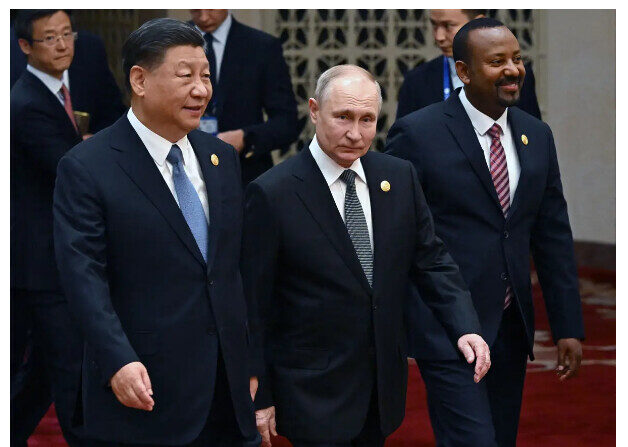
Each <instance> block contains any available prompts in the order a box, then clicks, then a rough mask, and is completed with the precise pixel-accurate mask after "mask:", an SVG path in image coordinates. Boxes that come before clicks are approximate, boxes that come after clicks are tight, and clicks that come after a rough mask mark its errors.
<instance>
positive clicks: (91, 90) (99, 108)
mask: <svg viewBox="0 0 628 447" xmlns="http://www.w3.org/2000/svg"><path fill="white" fill-rule="evenodd" d="M68 15H69V16H70V21H72V14H71V12H70V11H68ZM10 48H11V58H10V69H11V70H10V71H11V87H13V85H14V84H15V82H16V81H17V80H18V78H19V77H20V76H21V74H22V72H23V71H24V70H25V69H26V56H25V55H24V53H23V52H22V51H21V50H20V47H19V44H18V39H17V36H16V35H15V28H14V27H12V28H11V44H10ZM68 83H69V86H68V88H70V89H71V90H72V106H73V107H74V110H75V111H79V112H86V113H89V127H88V129H87V133H88V134H94V133H96V132H98V131H99V130H101V129H104V128H105V127H107V126H110V125H111V124H113V122H114V121H115V120H117V119H118V118H120V116H122V114H123V113H124V112H125V110H126V107H125V106H124V104H123V102H122V95H121V93H120V89H119V88H118V85H117V84H116V81H115V79H114V77H113V74H112V73H111V70H110V69H109V64H108V63H107V53H106V52H105V46H104V45H103V42H102V39H101V38H100V37H98V36H96V35H94V34H91V33H88V32H86V31H82V30H80V31H78V35H77V39H76V41H75V42H74V58H73V59H72V63H71V64H70V68H69V69H68Z"/></svg>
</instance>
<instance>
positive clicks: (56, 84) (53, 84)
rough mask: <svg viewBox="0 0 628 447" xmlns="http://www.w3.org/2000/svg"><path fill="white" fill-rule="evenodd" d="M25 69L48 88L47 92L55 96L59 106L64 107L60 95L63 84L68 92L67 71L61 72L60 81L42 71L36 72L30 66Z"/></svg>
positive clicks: (35, 69) (68, 78)
mask: <svg viewBox="0 0 628 447" xmlns="http://www.w3.org/2000/svg"><path fill="white" fill-rule="evenodd" d="M26 69H27V70H28V71H30V72H31V73H32V74H33V75H35V76H36V77H37V78H38V79H39V80H40V81H41V82H43V83H44V85H45V86H46V87H48V90H50V91H51V92H52V94H53V95H55V96H56V97H57V99H58V100H59V101H60V102H61V105H63V106H64V107H65V102H64V99H63V95H62V94H61V85H62V84H65V87H66V88H67V89H68V91H70V76H69V75H68V70H65V71H64V72H63V75H62V76H61V79H57V78H55V77H54V76H50V75H49V74H48V73H44V72H43V71H41V70H38V69H37V68H35V67H33V66H32V65H26ZM70 96H71V95H70Z"/></svg>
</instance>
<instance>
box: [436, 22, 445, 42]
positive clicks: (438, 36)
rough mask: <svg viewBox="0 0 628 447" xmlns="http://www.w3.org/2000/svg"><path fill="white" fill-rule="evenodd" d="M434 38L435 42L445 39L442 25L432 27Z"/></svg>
mask: <svg viewBox="0 0 628 447" xmlns="http://www.w3.org/2000/svg"><path fill="white" fill-rule="evenodd" d="M434 39H435V40H436V41H437V42H443V41H444V40H445V30H444V29H443V27H442V26H435V27H434Z"/></svg>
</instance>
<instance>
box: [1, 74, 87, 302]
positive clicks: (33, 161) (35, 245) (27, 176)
mask: <svg viewBox="0 0 628 447" xmlns="http://www.w3.org/2000/svg"><path fill="white" fill-rule="evenodd" d="M10 113H11V116H10V121H11V125H10V127H11V205H10V206H11V287H12V288H20V289H28V290H48V291H56V290H57V289H58V288H59V280H58V275H57V267H56V265H55V258H54V249H53V242H52V193H53V190H54V184H55V176H56V171H57V163H58V162H59V159H61V157H62V156H63V155H64V154H65V153H66V152H67V151H68V150H70V148H72V146H74V145H76V144H78V143H80V142H81V138H80V137H79V135H78V134H77V133H76V130H75V129H74V126H73V125H72V122H71V121H70V118H69V117H68V115H67V113H66V112H65V109H64V108H63V105H62V104H61V102H60V101H59V99H58V98H57V97H56V96H55V95H54V94H53V93H52V92H51V91H50V90H49V89H48V87H46V86H45V85H44V83H43V82H41V81H40V80H39V79H38V78H37V77H36V76H34V75H33V74H31V73H30V72H28V71H24V72H23V73H22V75H21V77H20V78H19V79H18V81H17V82H16V83H15V85H14V86H13V88H12V89H11V112H10Z"/></svg>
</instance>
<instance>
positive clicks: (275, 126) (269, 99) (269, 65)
mask: <svg viewBox="0 0 628 447" xmlns="http://www.w3.org/2000/svg"><path fill="white" fill-rule="evenodd" d="M263 57H264V58H265V65H264V73H263V77H264V79H263V105H264V111H265V113H266V115H267V116H268V119H267V120H266V122H264V123H260V124H254V125H251V126H246V127H244V128H243V130H244V131H245V132H246V143H247V145H246V148H245V153H248V152H253V154H254V155H259V154H263V153H267V152H270V151H271V150H273V149H278V148H281V147H286V146H288V145H290V144H291V143H292V142H293V141H294V140H296V139H297V137H298V131H297V103H296V100H295V99H294V93H293V91H292V83H291V81H290V72H289V71H288V65H287V64H286V61H285V59H284V57H283V52H282V48H281V42H280V41H279V40H278V39H273V40H272V43H271V45H270V47H268V48H267V51H266V53H265V54H264V55H263Z"/></svg>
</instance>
